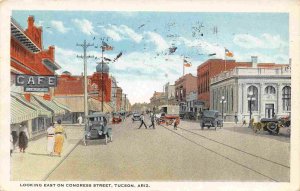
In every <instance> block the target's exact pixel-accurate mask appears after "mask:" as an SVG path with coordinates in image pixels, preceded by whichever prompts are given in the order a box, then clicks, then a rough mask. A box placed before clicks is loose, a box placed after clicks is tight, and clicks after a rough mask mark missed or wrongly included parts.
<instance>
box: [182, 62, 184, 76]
mask: <svg viewBox="0 0 300 191" xmlns="http://www.w3.org/2000/svg"><path fill="white" fill-rule="evenodd" d="M182 76H184V59H183V63H182Z"/></svg>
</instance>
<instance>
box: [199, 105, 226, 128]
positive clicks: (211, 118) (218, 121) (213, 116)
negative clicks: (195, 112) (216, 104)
mask: <svg viewBox="0 0 300 191" xmlns="http://www.w3.org/2000/svg"><path fill="white" fill-rule="evenodd" d="M200 126H201V129H202V130H203V129H204V127H207V128H208V129H209V128H210V127H214V128H215V130H217V127H223V120H222V117H221V115H220V114H219V111H216V110H204V111H203V113H202V116H201V119H200Z"/></svg>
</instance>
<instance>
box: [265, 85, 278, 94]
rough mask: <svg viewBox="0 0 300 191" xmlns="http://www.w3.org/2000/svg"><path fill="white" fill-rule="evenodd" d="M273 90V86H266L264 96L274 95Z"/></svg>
mask: <svg viewBox="0 0 300 191" xmlns="http://www.w3.org/2000/svg"><path fill="white" fill-rule="evenodd" d="M275 92H276V91H275V88H274V87H273V86H267V87H266V88H265V94H275Z"/></svg>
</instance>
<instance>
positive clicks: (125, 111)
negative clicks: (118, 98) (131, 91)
mask: <svg viewBox="0 0 300 191" xmlns="http://www.w3.org/2000/svg"><path fill="white" fill-rule="evenodd" d="M124 95H125V100H124V111H125V112H126V95H127V94H124Z"/></svg>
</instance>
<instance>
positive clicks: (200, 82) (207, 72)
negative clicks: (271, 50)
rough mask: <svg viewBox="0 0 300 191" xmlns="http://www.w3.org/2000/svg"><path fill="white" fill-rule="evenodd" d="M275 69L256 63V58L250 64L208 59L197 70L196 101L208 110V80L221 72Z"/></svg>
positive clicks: (271, 65)
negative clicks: (245, 68) (255, 68)
mask: <svg viewBox="0 0 300 191" xmlns="http://www.w3.org/2000/svg"><path fill="white" fill-rule="evenodd" d="M253 64H254V65H256V66H257V67H264V68H269V67H276V66H280V65H278V64H275V63H257V57H256V56H252V61H251V62H236V61H235V60H222V59H209V60H207V61H205V62H204V63H202V64H201V65H199V66H198V68H197V86H198V88H197V89H198V100H200V101H202V102H203V103H204V108H210V79H211V78H212V77H214V76H216V75H218V74H220V73H221V72H223V71H228V70H232V69H233V68H235V67H252V65H253Z"/></svg>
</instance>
